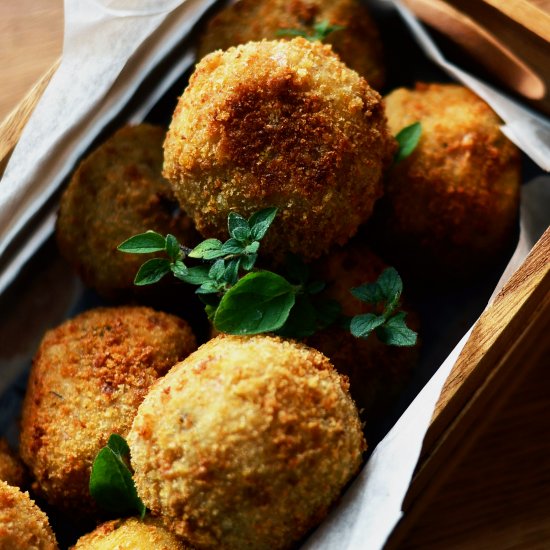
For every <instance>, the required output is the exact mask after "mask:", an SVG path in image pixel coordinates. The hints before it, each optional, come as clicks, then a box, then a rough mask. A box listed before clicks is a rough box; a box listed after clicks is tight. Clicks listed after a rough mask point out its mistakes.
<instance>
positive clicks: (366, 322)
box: [350, 313, 386, 338]
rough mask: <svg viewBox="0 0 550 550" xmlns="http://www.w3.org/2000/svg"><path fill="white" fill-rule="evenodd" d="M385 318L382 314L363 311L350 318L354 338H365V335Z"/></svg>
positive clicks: (382, 322)
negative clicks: (363, 312)
mask: <svg viewBox="0 0 550 550" xmlns="http://www.w3.org/2000/svg"><path fill="white" fill-rule="evenodd" d="M385 320H386V318H385V317H384V316H383V315H375V314H374V313H365V314H363V315H356V316H355V317H354V318H353V319H352V320H351V325H350V330H351V333H352V334H353V335H354V336H355V337H356V338H367V336H368V335H369V334H370V333H371V332H372V331H373V330H374V329H375V328H378V327H379V326H381V325H383V324H384V321H385Z"/></svg>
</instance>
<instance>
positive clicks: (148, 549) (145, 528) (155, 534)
mask: <svg viewBox="0 0 550 550" xmlns="http://www.w3.org/2000/svg"><path fill="white" fill-rule="evenodd" d="M72 548H73V550H186V549H187V550H191V549H190V547H189V546H186V545H185V544H184V543H183V541H181V540H180V539H178V538H177V537H176V536H175V535H173V534H172V533H170V531H168V530H167V529H166V528H165V527H163V526H162V524H161V522H160V521H159V520H157V519H153V518H151V517H147V518H145V519H144V520H139V519H137V518H127V519H116V520H113V521H108V522H106V523H103V524H101V525H100V526H99V527H97V529H95V530H94V531H92V532H91V533H88V534H87V535H84V536H83V537H80V538H79V539H78V541H77V543H76V544H75V545H74V546H73V547H72Z"/></svg>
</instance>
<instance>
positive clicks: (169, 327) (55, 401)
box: [20, 307, 196, 519]
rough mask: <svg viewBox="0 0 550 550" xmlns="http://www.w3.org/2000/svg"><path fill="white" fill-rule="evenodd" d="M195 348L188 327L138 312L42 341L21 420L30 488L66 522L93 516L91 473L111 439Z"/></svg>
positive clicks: (123, 310) (100, 315) (76, 322)
mask: <svg viewBox="0 0 550 550" xmlns="http://www.w3.org/2000/svg"><path fill="white" fill-rule="evenodd" d="M195 348H196V344H195V337H194V336H193V333H192V332H191V329H190V328H189V326H188V324H187V323H186V322H185V321H183V320H181V319H179V318H177V317H174V316H172V315H167V314H165V313H160V312H156V311H154V310H152V309H150V308H146V307H117V308H98V309H94V310H89V311H86V312H84V313H82V314H80V315H78V316H77V317H75V318H74V319H70V320H68V321H66V322H64V323H63V324H61V325H60V326H58V327H57V328H54V329H53V330H50V331H48V332H47V333H46V335H45V336H44V338H43V340H42V343H41V345H40V348H39V349H38V352H37V353H36V355H35V357H34V360H33V366H32V370H31V373H30V378H29V382H28V386H27V393H26V395H25V400H24V403H23V411H22V420H21V439H20V452H21V458H22V459H23V461H24V462H25V463H26V464H27V466H28V467H29V469H30V471H31V473H32V474H33V476H34V478H35V480H36V482H35V483H34V485H33V487H34V488H35V490H36V491H37V493H38V494H39V495H41V496H43V497H44V498H45V499H46V500H47V501H48V503H49V504H51V505H52V506H54V507H56V508H57V509H59V510H61V511H63V512H64V513H66V514H67V516H68V517H73V518H79V519H80V518H84V517H86V516H89V515H91V516H92V517H93V516H95V515H99V510H98V509H97V507H96V505H95V503H94V501H93V499H92V497H91V496H90V494H89V489H88V482H89V478H90V472H91V466H92V463H93V460H94V459H95V457H96V455H97V453H98V452H99V450H100V449H101V448H102V447H103V446H105V445H106V443H107V440H108V438H109V436H110V435H111V434H112V433H116V434H119V435H121V436H123V437H126V435H127V433H128V431H129V429H130V426H131V424H132V421H133V419H134V416H135V413H136V411H137V408H138V406H139V404H140V403H141V402H142V400H143V398H144V397H145V395H146V393H147V392H148V391H149V388H150V386H151V385H152V384H153V383H154V382H155V381H156V380H157V379H158V378H159V377H161V376H163V375H164V374H166V372H167V371H168V370H169V369H170V368H171V367H172V366H173V365H174V364H175V363H176V362H177V361H179V360H181V359H183V358H184V357H186V356H187V355H188V354H189V353H191V352H192V351H193V350H194V349H195Z"/></svg>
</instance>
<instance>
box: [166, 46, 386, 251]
mask: <svg viewBox="0 0 550 550" xmlns="http://www.w3.org/2000/svg"><path fill="white" fill-rule="evenodd" d="M164 148H165V163H164V174H165V176H166V177H167V178H168V179H169V180H170V181H171V182H172V184H173V186H174V189H175V191H176V195H177V196H178V199H179V200H180V201H182V202H183V203H184V204H185V205H186V209H187V211H188V212H189V214H190V215H191V216H192V218H193V219H194V221H195V223H196V224H197V228H198V229H199V231H201V232H202V233H203V235H204V236H206V237H220V238H224V237H226V236H227V214H228V213H229V212H230V211H237V212H239V213H241V214H243V215H245V216H246V215H250V214H251V213H253V212H255V211H258V210H260V209H261V208H265V207H268V206H276V207H278V208H279V209H280V211H279V214H278V216H277V219H276V220H275V225H274V228H273V229H272V230H271V231H270V232H269V233H268V235H267V237H266V239H265V240H264V242H263V245H262V250H263V251H264V252H265V254H272V255H273V256H274V257H275V259H281V258H284V256H285V254H286V252H287V251H289V250H290V251H292V252H294V253H297V254H300V255H302V256H303V257H304V258H306V259H308V258H315V257H318V256H320V255H321V254H322V253H323V252H325V251H326V250H327V249H328V247H329V246H330V245H331V244H334V243H339V244H343V243H344V242H346V241H347V240H348V239H349V238H350V237H351V236H352V235H353V234H354V233H355V232H356V231H357V228H358V226H359V225H360V224H361V223H363V222H364V221H365V220H366V219H367V218H368V217H369V216H370V214H371V212H372V208H373V206H374V202H375V201H376V199H377V198H378V197H379V196H380V195H381V191H382V184H381V176H382V170H383V167H384V166H385V164H386V163H387V161H388V158H389V156H390V155H391V154H392V151H393V149H392V148H393V140H391V139H390V136H389V134H388V132H387V129H386V122H385V116H384V110H383V107H382V104H381V102H380V96H379V95H378V93H377V92H375V91H374V90H372V89H371V88H369V86H368V84H367V82H366V81H365V80H364V79H363V78H360V77H358V76H357V74H356V73H354V72H353V71H351V70H349V69H348V68H347V67H345V66H344V65H343V64H342V63H341V62H340V61H339V60H338V58H337V56H335V55H334V54H333V53H332V52H331V49H330V46H326V45H322V44H319V43H315V44H312V43H310V42H307V41H306V40H304V39H301V38H297V39H295V40H292V41H290V42H285V41H279V42H266V41H263V42H259V43H249V44H246V45H244V46H239V47H237V48H231V49H230V50H228V51H227V52H223V53H222V52H215V53H213V54H210V55H208V56H207V57H206V58H204V59H203V60H202V61H201V62H200V63H199V64H198V65H197V67H196V70H195V73H194V74H193V76H192V77H191V81H190V84H189V87H188V88H187V89H186V91H185V92H184V94H183V96H182V97H181V99H180V101H179V104H178V106H177V108H176V111H175V113H174V117H173V119H172V123H171V126H170V129H169V131H168V134H167V137H166V141H165V144H164Z"/></svg>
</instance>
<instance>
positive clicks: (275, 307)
mask: <svg viewBox="0 0 550 550" xmlns="http://www.w3.org/2000/svg"><path fill="white" fill-rule="evenodd" d="M294 302H295V296H294V289H293V287H292V285H291V284H290V283H289V282H288V281H287V280H286V279H284V278H283V277H281V276H280V275H277V274H275V273H272V272H270V271H258V272H256V273H248V274H247V275H245V276H244V277H243V278H242V279H240V280H239V281H238V282H237V284H236V285H235V286H234V287H233V288H231V289H230V290H229V291H228V292H227V293H226V294H225V295H224V297H223V298H222V300H221V302H220V305H219V306H218V310H217V311H216V316H215V317H214V326H215V327H216V329H217V330H219V331H221V332H225V333H227V334H240V335H245V334H260V333H262V332H273V331H275V330H278V329H280V328H281V327H282V326H283V324H284V323H285V321H286V320H287V318H288V315H289V313H290V310H291V309H292V306H293V305H294Z"/></svg>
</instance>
